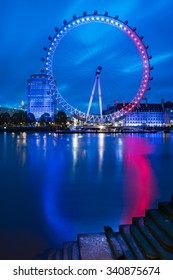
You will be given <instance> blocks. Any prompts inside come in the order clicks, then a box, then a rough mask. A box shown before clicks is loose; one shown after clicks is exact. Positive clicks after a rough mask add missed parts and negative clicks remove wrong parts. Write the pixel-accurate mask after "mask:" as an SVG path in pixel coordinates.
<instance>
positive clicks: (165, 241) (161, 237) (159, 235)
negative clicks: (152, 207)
mask: <svg viewBox="0 0 173 280" xmlns="http://www.w3.org/2000/svg"><path fill="white" fill-rule="evenodd" d="M144 224H145V225H146V226H147V227H148V229H149V230H150V232H151V233H152V234H153V236H154V237H155V238H156V239H157V240H158V242H159V243H160V244H161V245H162V246H163V247H164V248H165V250H167V251H169V252H173V240H172V239H171V238H170V237H169V236H168V235H167V234H166V233H165V232H164V231H163V230H162V229H160V227H158V225H157V224H156V223H155V222H154V221H153V220H152V219H151V218H149V217H145V218H144Z"/></svg>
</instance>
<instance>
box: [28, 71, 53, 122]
mask: <svg viewBox="0 0 173 280" xmlns="http://www.w3.org/2000/svg"><path fill="white" fill-rule="evenodd" d="M49 81H50V80H49V79H48V75H45V74H37V75H32V76H31V78H30V79H29V80H28V106H27V107H28V109H27V110H28V113H32V114H34V116H35V118H36V120H38V121H39V120H40V117H41V116H42V115H43V114H45V113H47V114H49V115H50V117H51V119H52V120H53V119H54V114H55V101H54V96H53V95H52V94H51V92H50V85H49Z"/></svg>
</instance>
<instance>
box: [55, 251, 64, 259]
mask: <svg viewBox="0 0 173 280" xmlns="http://www.w3.org/2000/svg"><path fill="white" fill-rule="evenodd" d="M53 260H63V252H62V250H57V251H56V252H55V254H54V258H53Z"/></svg>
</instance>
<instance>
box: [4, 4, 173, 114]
mask: <svg viewBox="0 0 173 280" xmlns="http://www.w3.org/2000/svg"><path fill="white" fill-rule="evenodd" d="M84 10H86V11H87V12H88V14H91V13H93V11H94V10H98V12H99V13H104V12H105V11H108V12H109V15H110V16H115V15H119V18H120V19H121V20H123V21H124V20H126V19H127V20H128V21H129V25H130V26H131V27H137V33H138V34H139V35H143V36H144V39H143V42H144V44H146V45H149V49H148V53H149V55H152V57H153V58H152V60H151V65H152V66H154V70H153V71H152V73H151V76H153V77H154V80H153V81H151V83H150V86H151V91H148V92H147V93H146V97H147V98H148V101H149V102H160V99H161V98H164V99H165V101H167V100H170V101H173V70H172V68H173V39H172V34H173V24H172V17H173V2H172V0H164V1H163V0H150V1H146V0H121V1H120V0H117V1H108V0H100V1H98V0H97V1H96V0H92V1H87V0H83V1H82V0H75V1H74V0H66V1H59V0H49V1H41V0H34V1H33V0H26V1H22V0H16V1H12V0H6V1H3V3H2V4H1V31H0V32H1V44H0V54H1V63H0V71H1V75H0V105H1V106H18V105H19V104H21V101H22V100H24V101H25V102H27V80H28V79H29V77H30V75H32V74H37V73H40V69H41V68H43V62H41V59H40V58H41V57H44V56H45V53H44V50H43V46H48V44H49V43H50V42H49V40H48V39H47V37H48V36H49V35H51V36H54V35H55V30H54V28H55V26H58V27H59V28H60V27H62V25H63V20H64V19H67V21H70V20H71V19H72V15H73V14H76V15H77V16H80V15H82V13H83V11H84ZM96 25H99V26H96ZM112 28H113V27H111V26H105V25H103V24H94V25H93V26H92V24H89V25H85V26H81V27H80V28H76V30H75V29H73V30H72V31H71V32H70V33H69V34H68V35H67V36H66V37H65V38H64V40H63V41H62V42H61V44H60V45H59V46H58V48H57V50H56V52H55V56H54V62H53V69H54V73H55V75H54V77H55V79H56V82H57V85H58V88H59V90H60V92H61V94H62V95H63V97H64V98H65V99H66V100H67V101H68V102H69V103H70V104H71V105H73V106H76V107H77V108H78V109H82V110H86V106H87V104H88V101H89V97H90V94H91V89H92V86H93V82H94V78H95V69H96V68H97V66H98V64H101V65H102V67H103V70H102V73H101V85H102V93H103V99H104V100H103V106H104V107H105V106H106V104H108V103H109V104H113V102H114V100H116V99H118V100H120V101H122V99H125V100H126V101H128V102H129V101H130V100H131V99H132V97H134V95H135V93H136V91H137V88H138V84H139V81H140V78H141V72H140V62H141V60H140V56H139V54H138V52H137V50H136V48H135V46H134V45H133V43H132V42H131V41H130V39H129V38H127V36H126V35H125V34H124V33H122V32H121V31H120V30H115V29H116V28H113V30H112ZM96 103H97V99H95V103H94V104H96Z"/></svg>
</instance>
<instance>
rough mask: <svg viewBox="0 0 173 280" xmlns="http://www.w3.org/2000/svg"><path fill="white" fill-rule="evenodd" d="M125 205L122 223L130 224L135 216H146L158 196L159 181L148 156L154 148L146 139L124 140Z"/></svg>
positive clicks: (128, 138)
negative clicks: (147, 210)
mask: <svg viewBox="0 0 173 280" xmlns="http://www.w3.org/2000/svg"><path fill="white" fill-rule="evenodd" d="M124 146H125V149H124V163H123V165H124V178H125V180H124V186H123V189H124V190H123V191H124V201H128V203H127V204H124V205H125V206H124V209H123V213H122V222H123V223H129V222H131V218H132V217H133V216H144V214H145V210H146V209H149V208H150V207H151V205H152V203H153V200H154V199H155V197H156V195H157V180H156V176H155V174H154V171H153V169H152V167H151V164H150V161H149V159H148V157H147V156H148V155H149V154H151V153H153V152H154V146H153V144H151V143H150V142H149V141H147V139H145V138H139V137H138V138H135V137H134V138H133V137H127V138H125V139H124Z"/></svg>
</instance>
